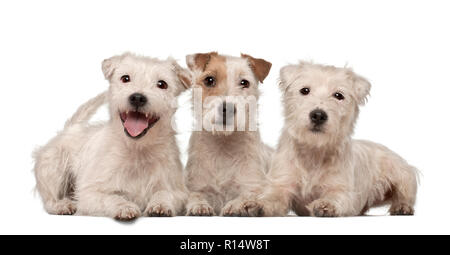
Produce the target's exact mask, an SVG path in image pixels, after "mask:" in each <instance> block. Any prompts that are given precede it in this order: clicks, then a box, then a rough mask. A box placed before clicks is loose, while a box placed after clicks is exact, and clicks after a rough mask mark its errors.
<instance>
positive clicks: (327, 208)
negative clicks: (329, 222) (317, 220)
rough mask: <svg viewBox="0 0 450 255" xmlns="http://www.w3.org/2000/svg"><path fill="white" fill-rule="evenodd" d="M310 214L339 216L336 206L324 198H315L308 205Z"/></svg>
mask: <svg viewBox="0 0 450 255" xmlns="http://www.w3.org/2000/svg"><path fill="white" fill-rule="evenodd" d="M308 208H309V209H310V211H311V214H312V215H313V216H316V217H337V216H339V215H338V213H337V210H336V206H335V205H333V204H332V203H330V202H329V201H326V200H320V199H319V200H316V201H313V202H312V203H311V204H309V205H308Z"/></svg>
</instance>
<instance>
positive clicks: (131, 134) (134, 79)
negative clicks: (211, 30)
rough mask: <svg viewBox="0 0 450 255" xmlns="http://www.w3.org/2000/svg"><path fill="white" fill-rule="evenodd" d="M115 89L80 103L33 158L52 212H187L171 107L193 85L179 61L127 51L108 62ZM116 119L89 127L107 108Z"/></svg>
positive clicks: (126, 215)
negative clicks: (95, 117)
mask: <svg viewBox="0 0 450 255" xmlns="http://www.w3.org/2000/svg"><path fill="white" fill-rule="evenodd" d="M102 70H103V73H104V75H105V78H106V79H107V80H108V81H109V83H110V87H109V91H108V92H105V93H103V94H101V95H99V96H97V97H96V98H94V99H92V100H90V101H89V102H87V103H86V104H84V105H83V106H81V107H80V108H79V109H78V111H77V112H76V113H75V115H74V116H73V117H72V118H71V119H70V120H69V121H68V122H67V123H66V125H65V128H64V130H63V131H62V132H60V133H59V134H58V135H57V136H56V137H55V138H53V139H52V140H51V141H50V142H49V143H48V144H47V145H45V146H44V147H42V148H40V149H39V150H37V151H36V152H35V154H34V157H35V167H34V172H35V175H36V180H37V190H38V191H39V194H40V195H41V197H42V200H43V203H44V207H45V209H46V210H47V212H48V213H50V214H73V213H75V212H76V213H77V214H80V215H94V216H109V217H114V218H116V219H119V220H131V219H134V218H136V217H138V216H140V215H142V214H144V215H148V216H173V215H179V214H185V212H184V208H185V207H184V206H185V201H186V198H187V191H186V188H185V184H184V181H183V174H182V165H181V161H180V158H179V156H180V155H179V150H178V147H177V144H176V141H175V136H174V135H175V131H174V130H173V128H172V123H171V122H172V115H173V114H174V112H175V110H176V108H175V107H174V106H173V104H172V102H173V101H174V100H175V98H176V96H177V95H178V94H180V92H182V91H184V90H186V89H187V88H188V87H190V81H191V77H190V73H189V71H188V70H187V69H183V68H181V67H180V66H179V65H178V64H177V63H176V62H175V61H174V60H172V59H168V60H158V59H154V58H148V57H141V56H136V55H133V54H130V53H125V54H123V55H120V56H114V57H112V58H110V59H106V60H104V61H103V64H102ZM105 102H108V103H109V113H110V120H109V121H107V122H105V123H101V124H96V125H92V124H88V120H89V119H90V117H91V116H92V115H93V114H94V113H95V112H96V110H97V108H98V107H100V106H101V105H102V104H103V103H105Z"/></svg>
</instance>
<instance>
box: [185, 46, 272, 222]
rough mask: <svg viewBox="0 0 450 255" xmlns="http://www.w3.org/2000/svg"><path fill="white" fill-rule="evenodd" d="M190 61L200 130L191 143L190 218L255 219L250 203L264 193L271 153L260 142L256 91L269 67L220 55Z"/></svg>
mask: <svg viewBox="0 0 450 255" xmlns="http://www.w3.org/2000/svg"><path fill="white" fill-rule="evenodd" d="M186 61H187V65H188V67H189V69H190V70H191V71H192V75H193V88H194V89H193V101H194V114H196V115H197V116H195V120H196V123H197V124H199V125H200V126H199V128H198V129H195V130H197V131H195V130H194V132H193V133H192V135H191V138H190V143H189V155H188V162H187V165H186V174H187V178H186V181H187V186H188V189H189V190H190V191H191V193H190V196H189V199H188V202H187V208H186V210H187V215H193V216H210V215H224V216H257V215H259V211H258V210H254V209H255V207H253V202H246V201H251V200H253V199H254V196H255V195H256V194H259V193H261V192H262V188H263V187H262V185H261V183H263V182H264V180H265V178H266V177H265V173H266V171H267V170H268V168H269V165H270V158H271V154H272V149H271V148H269V147H268V146H266V145H265V144H263V142H262V141H261V139H260V134H259V132H258V129H257V127H256V119H255V118H256V117H255V113H256V108H257V100H258V97H259V89H258V86H259V83H262V82H263V81H264V79H265V78H266V76H267V75H268V74H269V71H270V68H271V63H269V62H267V61H265V60H263V59H258V58H253V57H251V56H249V55H245V54H241V56H240V57H232V56H225V55H219V54H218V53H217V52H210V53H199V54H194V55H188V56H187V57H186ZM197 97H198V98H200V101H201V104H202V105H203V107H201V108H202V109H200V110H199V109H198V108H197V109H196V101H197V99H196V98H197ZM256 209H257V208H256Z"/></svg>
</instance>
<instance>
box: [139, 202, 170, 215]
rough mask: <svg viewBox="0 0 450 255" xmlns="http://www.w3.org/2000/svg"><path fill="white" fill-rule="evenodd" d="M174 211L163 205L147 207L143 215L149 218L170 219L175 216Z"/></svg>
mask: <svg viewBox="0 0 450 255" xmlns="http://www.w3.org/2000/svg"><path fill="white" fill-rule="evenodd" d="M174 212H175V210H174V209H173V208H172V207H170V206H166V205H163V204H153V205H148V206H147V209H145V214H146V215H147V216H150V217H172V216H175V214H174Z"/></svg>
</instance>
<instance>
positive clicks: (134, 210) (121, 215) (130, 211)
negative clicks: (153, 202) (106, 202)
mask: <svg viewBox="0 0 450 255" xmlns="http://www.w3.org/2000/svg"><path fill="white" fill-rule="evenodd" d="M139 216H141V210H140V209H139V207H138V206H137V205H135V204H133V203H129V204H127V205H123V206H121V207H119V209H118V210H117V212H116V213H115V216H114V219H116V220H120V221H130V220H134V219H136V218H138V217H139Z"/></svg>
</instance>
